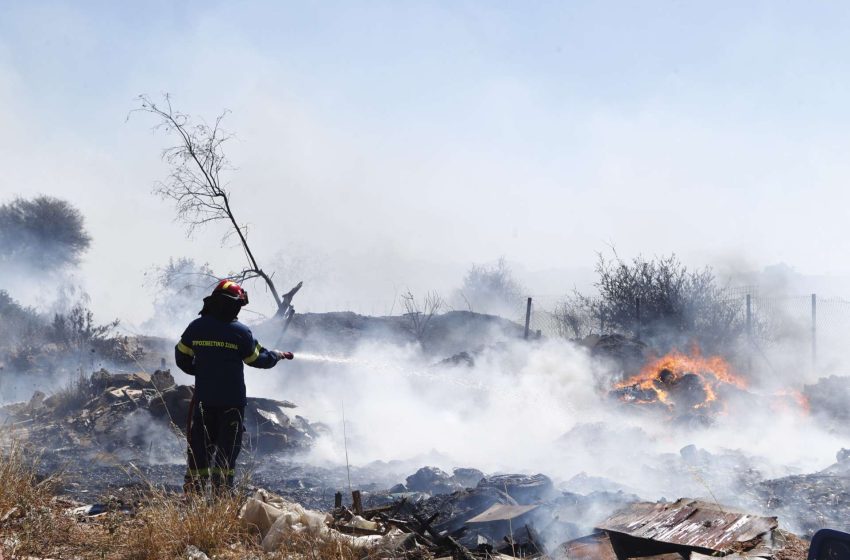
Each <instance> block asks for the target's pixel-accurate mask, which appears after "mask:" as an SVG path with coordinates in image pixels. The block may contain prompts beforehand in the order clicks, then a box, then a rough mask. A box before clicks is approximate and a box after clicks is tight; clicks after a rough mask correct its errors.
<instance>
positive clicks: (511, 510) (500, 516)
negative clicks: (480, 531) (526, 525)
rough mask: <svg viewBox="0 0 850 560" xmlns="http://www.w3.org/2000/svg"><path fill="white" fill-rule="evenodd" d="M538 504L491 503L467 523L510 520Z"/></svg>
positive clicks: (533, 508) (535, 507)
mask: <svg viewBox="0 0 850 560" xmlns="http://www.w3.org/2000/svg"><path fill="white" fill-rule="evenodd" d="M538 507H540V506H536V505H532V506H513V505H508V504H493V505H492V506H490V507H489V508H487V509H486V510H485V511H484V512H482V513H479V514H478V515H476V516H475V517H473V518H472V519H470V520H469V521H467V523H492V522H494V521H511V520H514V519H516V518H517V517H521V516H523V515H525V514H526V513H528V512H530V511H532V510H535V509H537V508H538Z"/></svg>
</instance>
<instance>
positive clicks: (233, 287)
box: [212, 280, 248, 305]
mask: <svg viewBox="0 0 850 560" xmlns="http://www.w3.org/2000/svg"><path fill="white" fill-rule="evenodd" d="M212 295H214V296H224V297H226V298H228V299H231V300H233V301H237V302H239V305H248V292H247V291H245V290H244V289H242V286H240V285H239V284H237V283H236V282H233V281H232V280H222V281H221V282H219V283H218V284H217V285H216V287H215V289H214V290H213V292H212Z"/></svg>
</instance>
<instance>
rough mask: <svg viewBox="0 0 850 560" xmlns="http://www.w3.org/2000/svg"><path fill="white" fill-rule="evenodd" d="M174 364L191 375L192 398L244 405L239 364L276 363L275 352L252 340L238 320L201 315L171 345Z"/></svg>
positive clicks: (271, 364)
mask: <svg viewBox="0 0 850 560" xmlns="http://www.w3.org/2000/svg"><path fill="white" fill-rule="evenodd" d="M174 359H175V361H176V362H177V367H179V368H180V369H182V370H183V371H185V372H186V373H188V374H189V375H194V376H195V398H196V400H197V401H198V402H202V403H204V404H206V405H209V406H245V404H246V402H247V401H246V395H245V372H244V369H243V365H242V364H243V363H245V364H248V365H249V366H252V367H257V368H270V367H274V365H275V364H277V362H278V360H279V357H278V355H277V354H276V353H274V352H271V351H269V350H266V349H265V348H263V347H262V346H260V343H259V342H257V341H256V340H255V339H254V335H253V334H251V329H249V328H248V327H246V326H245V325H243V324H242V323H240V322H239V321H236V320H234V321H231V322H229V323H227V322H225V321H222V320H221V319H218V318H216V317H214V316H212V315H204V316H202V317H199V318H197V319H195V320H194V321H192V322H191V323H189V326H188V327H186V331H185V332H184V333H183V336H181V337H180V342H178V343H177V346H176V347H175V348H174Z"/></svg>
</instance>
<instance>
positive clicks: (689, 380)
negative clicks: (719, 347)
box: [614, 348, 747, 410]
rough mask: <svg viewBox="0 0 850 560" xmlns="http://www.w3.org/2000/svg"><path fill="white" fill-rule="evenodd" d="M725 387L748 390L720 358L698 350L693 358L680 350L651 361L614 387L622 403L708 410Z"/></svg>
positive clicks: (741, 379)
mask: <svg viewBox="0 0 850 560" xmlns="http://www.w3.org/2000/svg"><path fill="white" fill-rule="evenodd" d="M722 385H729V386H732V387H736V388H738V389H746V388H747V382H746V381H745V380H744V379H743V378H741V377H739V376H737V375H735V374H734V373H732V367H731V366H730V365H729V363H728V362H727V361H726V360H724V359H723V358H721V357H720V356H703V355H702V354H701V353H700V351H699V349H698V348H694V349H693V350H692V351H691V353H690V355H688V354H684V353H682V352H679V351H673V352H670V353H669V354H667V355H665V356H662V357H660V358H656V359H653V360H650V361H649V362H648V363H647V364H646V365H645V366H644V367H643V368H642V369H641V371H640V373H638V374H637V375H634V376H632V377H630V378H628V379H626V380H625V381H623V382H621V383H619V384H617V385H616V387H615V388H614V394H615V395H616V396H617V397H618V398H619V399H620V400H623V401H627V402H638V403H649V402H660V403H663V404H664V405H666V406H667V407H668V408H670V409H672V408H685V409H688V408H691V409H696V410H700V409H704V408H708V407H710V406H711V405H712V403H714V402H715V401H717V391H718V389H719V388H720V387H721V386H722Z"/></svg>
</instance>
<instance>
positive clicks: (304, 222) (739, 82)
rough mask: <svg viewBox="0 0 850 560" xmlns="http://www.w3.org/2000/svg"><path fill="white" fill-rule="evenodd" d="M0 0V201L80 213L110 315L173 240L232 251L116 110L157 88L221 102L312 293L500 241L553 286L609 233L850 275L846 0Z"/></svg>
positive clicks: (245, 175)
mask: <svg viewBox="0 0 850 560" xmlns="http://www.w3.org/2000/svg"><path fill="white" fill-rule="evenodd" d="M0 10H1V11H0V102H2V103H3V105H4V111H3V114H0V126H2V130H3V131H4V132H3V133H2V135H0V163H2V164H3V166H4V169H6V170H7V171H6V173H4V174H3V176H2V177H0V198H2V199H6V198H10V197H12V196H14V195H18V194H20V195H31V194H34V193H39V192H42V193H47V194H52V195H56V196H64V197H67V198H69V199H71V200H72V201H74V203H75V204H77V205H78V206H79V207H80V208H81V209H82V210H83V212H84V213H85V214H86V216H87V217H88V220H89V226H90V229H91V230H92V234H93V236H94V238H95V244H94V246H93V248H92V250H91V252H90V254H89V255H88V257H87V259H86V262H85V263H84V268H83V274H84V276H85V278H86V280H85V281H86V282H87V283H89V285H90V288H91V291H93V292H98V293H104V294H106V293H107V292H108V294H107V295H104V296H103V297H102V298H100V299H99V300H98V298H95V303H97V305H99V306H101V307H100V311H101V312H102V313H104V314H107V313H108V314H119V315H122V316H126V317H130V318H134V319H141V318H142V317H143V316H144V314H145V309H144V308H143V307H139V304H138V302H137V301H132V302H129V300H130V298H128V297H127V296H126V294H128V293H133V292H134V291H135V290H138V289H139V286H140V285H141V283H142V282H143V273H144V271H145V270H146V269H147V268H149V267H150V266H152V265H154V264H158V263H163V262H165V261H167V259H168V258H169V257H170V256H182V255H191V256H194V257H195V258H197V259H198V260H202V261H210V262H211V263H212V264H213V265H216V267H217V268H219V269H222V270H226V269H228V268H229V267H236V266H238V253H236V252H235V251H232V250H231V249H230V248H228V247H224V248H222V247H221V246H220V243H219V238H220V233H221V232H219V231H214V230H213V231H206V232H203V233H202V234H200V235H196V236H195V238H193V239H186V238H185V236H184V235H183V231H182V229H181V228H180V226H179V224H175V223H173V221H172V218H173V212H172V209H171V208H170V207H169V206H168V204H167V203H165V202H163V201H160V200H158V199H156V198H155V197H154V196H152V195H151V188H152V185H153V183H154V182H155V181H156V180H157V179H160V178H162V177H163V176H164V173H165V168H164V167H163V165H162V164H161V163H160V162H159V160H158V153H159V150H161V148H162V147H164V146H165V145H166V144H167V140H166V139H165V138H163V137H162V136H157V135H154V134H151V132H150V127H151V125H152V124H153V123H152V122H151V121H150V120H149V119H146V118H145V117H144V116H143V115H134V116H133V117H131V118H130V120H129V121H125V118H126V116H127V113H128V111H130V110H131V109H132V108H134V106H135V104H134V101H133V99H134V96H136V95H137V94H139V93H149V94H153V95H156V94H158V93H160V92H164V91H168V92H170V93H171V94H172V95H173V96H174V98H175V103H176V104H177V105H178V106H179V107H180V108H182V109H183V110H185V111H188V112H191V113H195V114H200V115H205V116H207V117H208V118H211V117H212V116H214V115H215V114H217V113H218V112H219V111H220V110H221V109H223V108H225V107H226V108H229V109H230V110H231V111H232V113H231V114H230V116H229V117H228V119H227V126H228V128H229V129H230V130H232V131H234V132H235V133H236V134H237V139H236V140H235V141H234V142H233V143H232V145H231V146H230V148H229V154H230V156H231V158H232V159H233V161H234V163H235V164H236V166H237V167H238V172H237V173H235V174H234V175H233V177H232V185H233V190H234V193H235V194H234V198H235V199H236V200H238V204H239V207H238V211H239V212H240V213H241V215H242V216H243V219H245V220H246V221H249V222H251V224H252V227H253V232H254V237H253V239H254V242H255V243H256V245H257V246H258V247H257V248H258V250H259V252H260V253H261V254H263V255H279V256H280V259H281V260H283V261H286V262H290V263H293V262H298V263H302V264H301V265H299V266H303V267H306V268H308V269H309V271H305V272H303V273H305V274H306V273H307V272H309V273H310V274H312V275H313V276H314V277H315V278H314V280H315V282H314V283H313V285H314V287H315V289H314V290H313V291H312V292H310V291H308V290H306V289H305V292H304V295H303V298H304V300H303V303H304V304H305V305H307V307H308V308H314V309H322V308H334V307H339V306H340V305H344V304H345V303H346V302H348V303H350V304H352V305H358V302H378V303H374V305H372V309H368V308H366V309H364V310H367V311H375V310H378V309H374V307H375V306H378V307H380V306H381V305H384V306H385V302H386V301H391V300H392V299H393V297H394V292H396V291H398V290H399V289H404V288H406V287H411V288H413V289H414V290H419V291H422V290H426V289H439V290H441V291H449V290H451V289H452V288H453V287H455V286H456V285H458V284H459V282H460V278H461V277H462V275H463V272H464V270H465V269H466V268H467V267H468V266H469V264H470V263H472V262H479V263H480V262H490V261H494V260H495V259H498V258H499V257H500V256H503V255H504V256H505V257H506V258H507V259H508V260H509V261H510V262H511V263H513V265H514V267H515V269H516V270H517V272H518V274H520V275H521V277H522V280H523V281H524V282H525V283H526V285H527V286H528V288H529V290H530V291H533V292H535V293H546V294H554V293H557V292H566V291H567V290H569V289H570V288H571V287H572V285H573V284H583V283H586V281H587V274H586V271H587V269H588V268H590V267H591V266H592V264H593V261H594V259H595V253H596V252H597V251H600V250H605V249H606V248H607V247H608V246H609V245H614V246H616V247H617V249H618V251H619V252H620V254H621V255H624V256H630V255H634V254H637V253H644V254H662V253H669V252H676V253H677V254H679V255H681V256H682V258H683V259H684V260H686V261H687V262H689V263H691V264H694V265H703V264H712V265H714V266H716V267H718V269H720V270H724V269H728V268H729V267H730V266H732V265H734V266H735V268H736V269H738V270H747V271H749V270H759V269H760V268H762V267H764V266H766V265H770V264H774V263H777V262H786V263H788V264H790V265H792V266H794V267H795V268H797V269H798V270H799V271H801V272H803V273H806V274H847V273H848V272H850V264H848V263H850V260H848V256H850V255H848V253H850V239H848V237H847V235H846V234H845V228H844V225H845V223H846V221H847V207H848V202H850V200H848V199H850V197H848V195H847V194H846V192H847V188H846V186H845V184H846V182H847V179H848V176H850V166H848V164H847V153H848V149H850V133H849V132H848V124H850V118H849V117H850V115H848V102H847V100H848V99H850V95H849V94H850V79H848V76H850V72H848V70H850V68H848V66H850V62H848V61H850V56H848V54H850V35H848V34H847V33H846V29H848V24H850V21H848V19H850V5H847V4H846V3H840V2H817V3H803V2H796V3H790V2H784V3H781V2H703V3H695V2H625V1H624V2H357V3H355V2H298V3H296V2H218V3H217V2H182V3H175V2H147V3H125V2H9V1H5V2H4V1H0ZM311 259H312V261H315V262H312V261H311ZM267 260H273V259H272V258H271V257H268V258H267ZM303 263H308V264H307V265H305V264H303ZM290 268H292V267H290ZM295 268H297V267H295ZM289 273H291V275H292V276H293V278H292V279H294V277H297V276H298V275H299V274H301V273H302V271H299V270H289V271H288V272H282V273H281V275H282V281H289V280H291V279H290V278H289V277H288V276H287V274H289ZM562 286H563V289H561V287H562ZM346 290H348V291H349V293H344V292H345V291H346ZM299 297H302V296H299ZM360 305H361V307H367V304H366V303H362V304H360Z"/></svg>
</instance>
